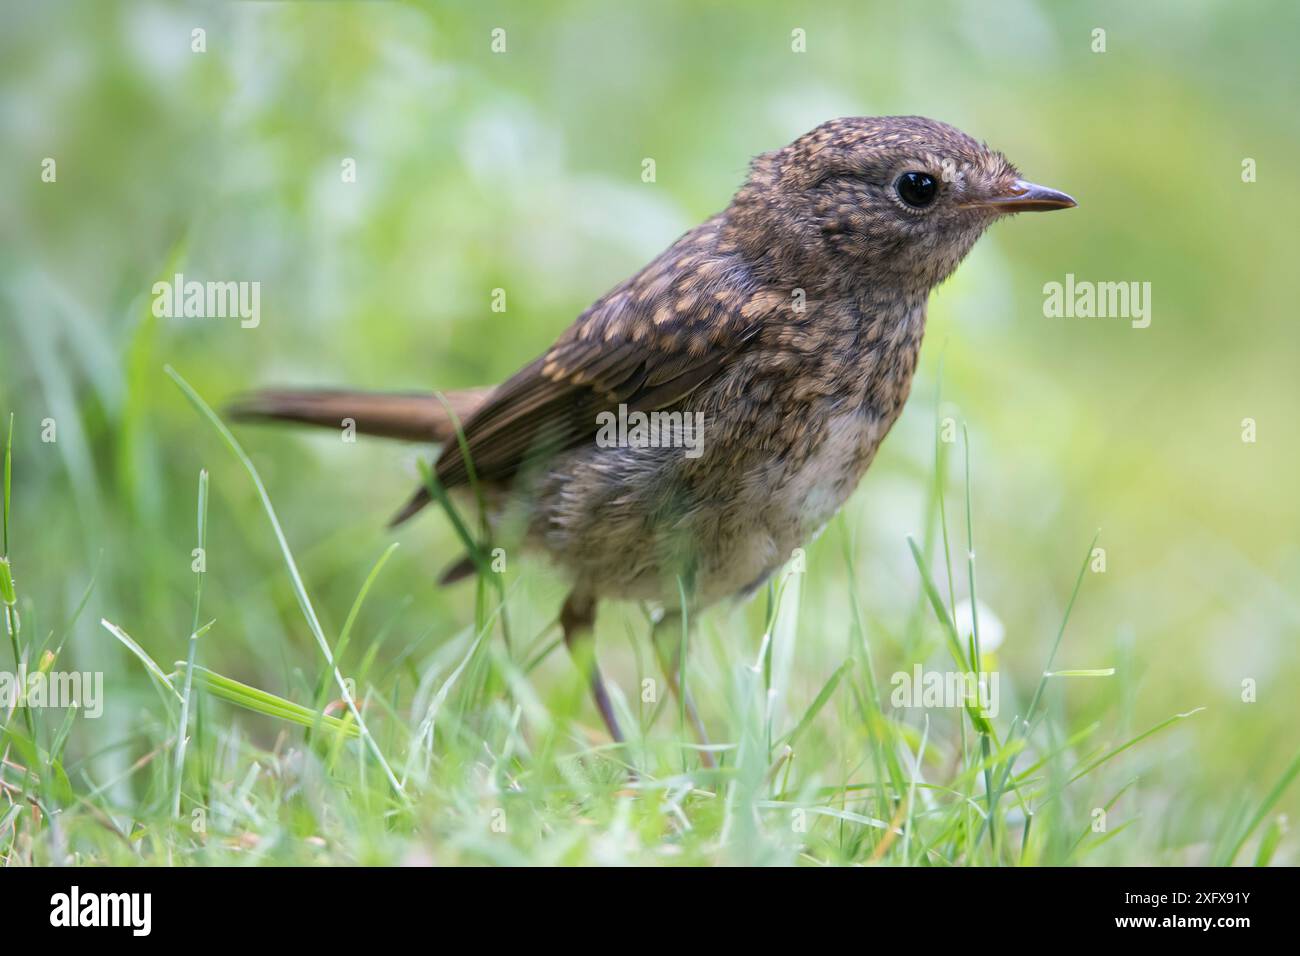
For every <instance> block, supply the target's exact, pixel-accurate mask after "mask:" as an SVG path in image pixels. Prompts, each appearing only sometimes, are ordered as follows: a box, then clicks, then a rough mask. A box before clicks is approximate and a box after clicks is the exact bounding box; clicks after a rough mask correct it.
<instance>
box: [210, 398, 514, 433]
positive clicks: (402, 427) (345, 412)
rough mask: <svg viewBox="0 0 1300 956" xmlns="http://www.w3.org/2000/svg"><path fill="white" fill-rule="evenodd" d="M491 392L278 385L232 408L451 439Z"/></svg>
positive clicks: (237, 415) (267, 416) (252, 417)
mask: <svg viewBox="0 0 1300 956" xmlns="http://www.w3.org/2000/svg"><path fill="white" fill-rule="evenodd" d="M491 391H492V390H491V389H489V388H468V389H463V390H461V391H455V392H446V393H444V394H442V395H441V396H438V395H435V394H433V393H431V392H406V393H392V392H390V393H383V392H352V391H342V390H336V389H293V388H284V389H281V388H273V389H267V390H265V391H260V392H251V393H249V394H247V395H243V396H241V397H239V398H237V399H236V400H235V401H234V402H233V403H232V404H231V405H230V407H229V409H228V411H229V413H230V415H231V417H232V418H234V419H235V420H236V421H282V422H298V423H301V424H306V425H319V426H322V427H325V428H338V429H341V428H345V427H347V425H348V424H352V425H353V427H355V429H356V430H357V431H358V432H360V433H361V434H363V435H379V436H382V437H384V438H400V439H403V440H405V441H420V442H433V443H437V444H441V443H443V442H446V441H450V440H451V439H452V438H453V437H454V436H455V434H456V428H457V423H458V422H459V423H463V422H464V421H465V420H466V419H467V418H469V416H470V415H472V414H473V413H474V412H475V411H476V410H477V409H478V407H479V406H480V405H482V404H483V401H484V400H485V399H486V398H487V396H488V394H489V393H490V392H491Z"/></svg>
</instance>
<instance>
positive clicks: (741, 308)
mask: <svg viewBox="0 0 1300 956" xmlns="http://www.w3.org/2000/svg"><path fill="white" fill-rule="evenodd" d="M733 255H734V250H732V249H730V248H728V246H727V244H726V242H725V241H723V239H722V237H721V236H720V235H719V232H718V222H717V220H711V221H709V222H707V223H705V224H704V225H702V226H700V227H699V228H698V229H695V230H693V231H692V232H690V233H687V234H686V235H685V236H683V237H682V238H681V239H680V240H678V241H677V243H675V244H674V245H673V246H671V247H670V248H669V249H668V250H667V251H666V252H665V253H663V255H661V256H659V258H658V259H656V260H655V261H654V262H652V263H651V264H650V265H649V266H647V267H646V268H645V269H644V270H642V271H641V272H640V273H639V274H637V275H636V276H634V277H633V278H632V279H630V280H628V281H627V282H625V283H623V284H622V285H620V286H618V287H617V288H615V289H614V290H613V291H611V292H610V293H609V294H608V295H606V296H605V297H604V298H602V299H601V300H600V301H599V302H597V303H596V304H595V305H593V306H592V307H591V308H590V309H588V310H587V311H586V312H584V313H583V314H582V315H581V316H579V318H578V320H577V321H576V322H574V324H573V325H572V326H570V327H569V329H568V330H567V331H566V332H565V333H564V335H563V336H561V337H560V339H559V341H557V342H556V343H555V345H554V346H552V347H551V349H550V350H549V351H548V352H547V353H546V354H545V355H544V356H542V357H541V358H540V359H537V360H536V361H534V362H532V363H531V364H529V365H527V366H526V367H524V368H523V369H521V370H520V371H519V372H518V373H516V374H515V375H514V376H513V377H512V378H510V379H509V380H507V381H506V382H505V383H504V384H503V385H501V386H500V387H499V388H498V389H496V391H495V392H493V393H492V396H491V398H490V399H489V400H488V401H487V402H486V403H485V404H484V405H483V406H482V407H481V408H480V409H479V410H478V411H477V412H476V413H475V414H474V415H473V416H472V417H471V418H470V419H469V420H468V421H466V422H465V423H464V431H465V439H466V442H467V444H468V447H469V453H470V459H471V461H472V463H473V468H474V472H475V475H476V476H477V477H479V478H481V479H483V480H485V481H504V480H508V479H510V478H512V477H513V476H514V475H515V474H517V473H518V472H519V470H520V469H521V468H523V467H525V465H527V464H528V463H529V462H530V461H535V460H544V459H545V457H547V456H549V455H552V454H555V453H557V452H559V451H562V450H564V449H567V448H571V447H574V446H576V445H579V444H581V443H583V442H586V441H591V440H593V439H594V436H595V434H596V430H597V424H596V417H597V415H598V414H599V413H600V412H601V411H605V410H613V409H615V408H616V407H617V406H618V405H619V404H626V405H627V406H628V408H629V410H635V411H653V410H656V409H662V408H667V407H669V406H671V405H673V404H675V403H677V402H680V401H681V400H683V399H684V398H686V397H687V396H688V395H689V394H690V393H691V392H692V391H694V390H695V389H696V388H699V387H700V385H702V384H704V383H705V382H707V381H708V380H709V379H710V378H712V377H713V376H714V375H716V374H717V373H718V371H719V370H720V369H721V368H722V367H723V366H724V365H725V364H726V363H727V362H728V361H729V360H731V358H732V357H733V356H734V355H736V354H737V353H738V352H739V351H740V350H742V349H743V348H744V347H745V345H746V344H747V343H748V342H749V341H750V340H751V338H752V336H753V335H754V334H755V333H756V332H757V331H758V327H759V326H758V323H757V321H756V319H757V316H755V315H754V314H753V311H752V310H750V309H746V308H745V305H746V303H747V301H748V297H747V294H746V291H745V289H746V286H745V284H744V283H743V282H740V281H738V276H737V269H736V266H735V260H734V259H733V258H732V257H733ZM724 280H725V281H724ZM746 313H749V314H746ZM436 471H437V475H438V478H439V480H440V481H441V482H442V483H443V485H444V486H445V487H455V486H456V485H460V484H464V483H465V482H466V481H467V480H468V476H469V470H468V468H467V467H466V464H465V459H464V456H463V455H462V453H461V448H460V446H459V443H457V442H451V443H449V444H448V445H447V446H446V447H445V448H444V450H443V453H442V456H441V457H440V458H439V459H438V462H437V467H436Z"/></svg>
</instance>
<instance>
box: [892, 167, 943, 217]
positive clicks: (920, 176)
mask: <svg viewBox="0 0 1300 956" xmlns="http://www.w3.org/2000/svg"><path fill="white" fill-rule="evenodd" d="M894 188H895V189H897V190H898V195H899V198H900V199H902V200H903V202H905V203H907V204H908V205H909V206H915V207H916V208H917V209H924V208H925V207H926V206H928V205H930V203H932V202H934V199H935V197H936V196H938V195H939V184H938V183H936V182H935V181H934V177H933V176H931V175H930V174H929V173H903V175H901V176H899V177H898V182H896V183H895V184H894Z"/></svg>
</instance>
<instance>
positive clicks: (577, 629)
mask: <svg viewBox="0 0 1300 956" xmlns="http://www.w3.org/2000/svg"><path fill="white" fill-rule="evenodd" d="M595 621H596V602H595V601H593V600H591V599H590V598H588V597H586V596H584V595H581V594H579V593H578V592H577V591H574V592H573V593H572V594H570V595H569V596H568V598H567V599H566V600H565V602H564V607H563V608H561V609H560V627H561V628H563V629H564V646H565V647H567V648H568V649H569V656H570V657H572V658H573V662H574V663H575V664H577V665H578V668H579V669H580V670H582V671H584V672H585V673H586V674H587V675H588V677H589V679H590V681H591V695H592V697H594V698H595V700H596V709H597V710H598V711H600V717H601V719H602V720H603V721H605V726H606V727H607V728H608V729H609V735H610V736H611V737H612V738H614V742H615V743H619V744H621V743H622V742H623V732H622V731H621V730H620V729H619V726H618V720H617V719H616V718H615V717H614V708H613V706H612V705H611V704H610V700H609V693H608V692H607V691H606V690H605V681H604V679H603V678H602V677H601V676H600V668H599V667H598V666H597V665H596V641H595V636H596V632H595V629H594V625H595Z"/></svg>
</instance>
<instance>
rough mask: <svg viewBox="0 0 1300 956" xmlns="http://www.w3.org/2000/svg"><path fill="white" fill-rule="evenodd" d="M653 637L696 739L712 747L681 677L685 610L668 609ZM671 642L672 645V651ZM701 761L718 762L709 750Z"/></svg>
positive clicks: (712, 765)
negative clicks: (681, 683) (682, 684)
mask: <svg viewBox="0 0 1300 956" xmlns="http://www.w3.org/2000/svg"><path fill="white" fill-rule="evenodd" d="M650 639H651V641H652V642H653V643H654V647H655V656H656V657H657V658H658V659H659V666H660V667H661V668H663V671H664V676H665V677H666V678H667V679H668V689H669V690H670V691H672V695H673V698H674V699H675V700H677V701H679V702H680V703H681V704H682V706H683V707H684V708H685V710H686V718H687V720H689V721H690V722H691V726H692V728H693V729H694V730H695V737H696V739H697V740H698V741H699V742H700V743H701V744H703V745H704V746H705V747H708V746H709V737H708V734H706V733H705V732H704V721H702V720H700V713H699V711H697V710H696V709H695V701H694V700H693V699H692V698H691V692H690V688H686V689H685V692H684V693H683V689H682V687H681V685H680V683H679V681H678V679H677V678H678V675H679V674H680V673H681V670H680V668H681V666H682V649H683V645H684V641H683V640H682V615H681V612H679V611H668V612H666V613H665V614H664V616H663V617H661V618H660V619H659V620H658V621H656V622H655V624H654V630H653V631H652V632H651V636H650ZM668 645H671V647H672V651H671V653H670V652H669V646H668ZM700 762H701V763H703V764H704V766H705V767H707V768H708V769H710V770H713V769H714V768H715V767H716V766H717V764H715V763H714V761H713V754H712V753H711V752H710V751H708V750H701V751H700Z"/></svg>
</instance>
